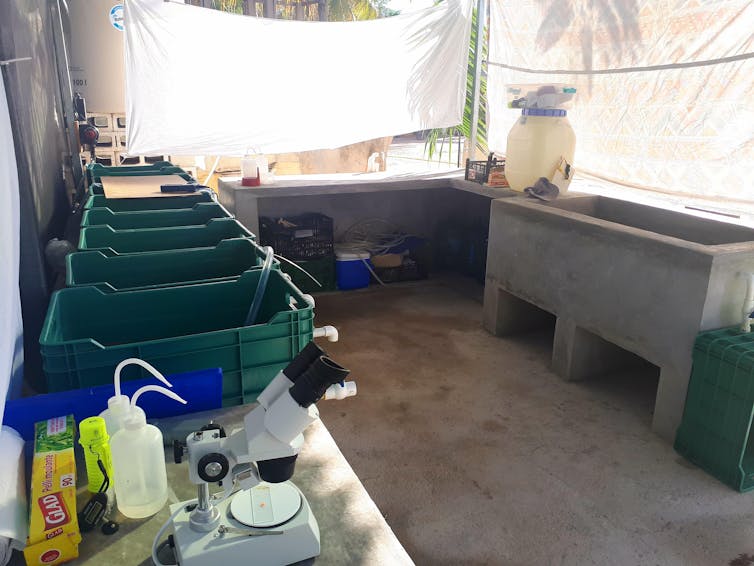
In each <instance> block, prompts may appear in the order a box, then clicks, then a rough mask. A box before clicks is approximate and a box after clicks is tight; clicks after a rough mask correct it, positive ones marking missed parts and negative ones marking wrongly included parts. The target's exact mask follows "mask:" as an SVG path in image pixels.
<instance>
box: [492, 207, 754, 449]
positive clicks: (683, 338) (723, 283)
mask: <svg viewBox="0 0 754 566" xmlns="http://www.w3.org/2000/svg"><path fill="white" fill-rule="evenodd" d="M751 271H754V230H750V229H748V228H744V227H740V226H735V225H732V224H726V223H722V222H716V221H714V220H707V219H703V218H698V217H694V216H690V215H686V214H682V213H679V212H673V211H669V210H663V209H659V208H654V207H650V206H645V205H639V204H634V203H629V202H624V201H620V200H616V199H610V198H606V197H599V196H591V195H573V196H569V197H565V198H562V199H560V200H558V201H555V202H552V203H542V202H539V201H534V200H533V199H528V198H524V197H517V198H509V199H497V200H495V201H493V203H492V207H491V218H490V236H489V248H488V255H487V279H486V285H485V298H484V325H485V328H487V330H489V331H490V332H492V333H494V334H497V335H505V334H513V333H518V332H523V331H526V330H529V329H532V328H534V327H536V326H539V325H541V324H542V323H543V320H544V319H543V314H542V312H541V311H540V309H541V310H544V311H547V312H548V313H551V314H553V315H555V316H556V317H557V323H556V327H555V339H554V346H553V360H552V363H553V369H554V370H555V371H556V372H557V373H558V374H559V375H560V376H561V377H563V378H564V379H583V378H587V377H593V376H596V375H599V374H604V373H606V372H609V371H612V370H614V369H619V368H621V367H625V364H626V363H630V360H628V359H627V355H626V352H623V351H621V350H620V349H624V350H628V351H629V352H632V353H634V354H636V355H638V356H640V357H642V358H644V359H645V360H647V361H649V362H651V363H653V364H654V365H656V366H658V367H659V368H660V381H659V385H658V388H657V398H656V401H655V411H654V417H653V423H652V426H653V429H654V430H655V431H656V432H657V433H658V434H659V435H660V436H662V437H663V438H665V439H667V440H668V441H672V440H673V438H674V437H675V433H676V429H677V428H678V425H679V424H680V420H681V417H682V415H683V408H684V405H685V402H686V389H687V386H688V380H689V375H690V373H691V352H692V349H693V345H694V339H695V337H696V335H697V333H699V332H700V331H701V330H709V329H714V328H720V327H723V326H730V325H733V324H738V323H739V321H740V312H741V306H742V303H743V298H744V294H745V288H746V282H745V278H744V277H742V276H741V274H742V273H746V272H751Z"/></svg>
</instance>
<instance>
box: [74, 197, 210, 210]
mask: <svg viewBox="0 0 754 566" xmlns="http://www.w3.org/2000/svg"><path fill="white" fill-rule="evenodd" d="M198 202H216V201H215V196H214V193H209V192H200V193H196V194H190V195H184V196H179V197H146V198H107V197H106V196H105V195H90V196H89V198H87V199H86V203H85V204H84V209H89V208H109V209H110V210H112V211H113V212H129V211H134V210H165V209H167V208H191V207H193V206H194V205H195V204H196V203H198Z"/></svg>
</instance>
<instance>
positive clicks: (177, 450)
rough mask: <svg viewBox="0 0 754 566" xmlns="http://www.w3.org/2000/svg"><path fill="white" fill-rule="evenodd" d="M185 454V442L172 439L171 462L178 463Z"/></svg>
mask: <svg viewBox="0 0 754 566" xmlns="http://www.w3.org/2000/svg"><path fill="white" fill-rule="evenodd" d="M185 454H186V442H185V441H183V440H174V441H173V462H175V463H176V464H180V463H181V462H182V461H183V456H184V455H185Z"/></svg>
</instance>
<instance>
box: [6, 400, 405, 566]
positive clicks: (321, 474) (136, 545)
mask: <svg viewBox="0 0 754 566" xmlns="http://www.w3.org/2000/svg"><path fill="white" fill-rule="evenodd" d="M332 402H333V401H328V403H332ZM345 402H347V401H345ZM252 408H253V405H245V406H240V407H232V408H225V409H218V410H216V411H207V412H204V413H196V414H193V415H185V416H183V417H174V418H171V419H162V420H160V421H159V422H155V421H151V422H155V424H157V425H158V426H159V427H160V429H161V430H162V431H163V435H164V439H165V441H166V444H168V443H172V440H173V439H175V438H181V439H185V438H186V436H187V435H188V434H190V433H191V432H192V431H194V430H199V429H200V428H201V426H202V425H203V424H206V423H208V422H209V421H210V420H212V421H214V422H217V423H219V424H221V425H222V426H223V427H225V429H226V430H227V431H228V432H230V431H231V430H233V429H235V428H239V427H241V426H242V425H243V417H244V416H245V415H246V414H247V413H248V412H249V411H250V410H251V409H252ZM304 436H305V438H306V442H305V443H304V448H303V450H302V451H301V453H300V454H299V458H298V461H297V462H296V472H295V474H294V475H293V478H292V481H293V482H294V483H295V484H296V485H297V486H298V487H299V488H300V489H301V491H302V492H303V493H304V494H305V495H306V498H307V499H308V501H309V504H310V505H311V508H312V511H313V513H314V516H315V517H316V519H317V522H318V523H319V530H320V540H321V546H322V552H321V554H320V556H319V557H318V558H317V560H316V562H315V563H316V564H391V565H404V564H406V565H408V564H413V561H412V560H411V558H410V557H409V556H408V554H407V553H406V551H405V550H404V549H403V547H402V546H401V544H400V542H398V539H397V538H396V536H395V535H394V534H393V531H392V529H391V528H390V527H389V526H388V524H387V522H386V521H385V519H384V518H383V516H382V514H381V513H380V511H379V509H378V508H377V506H376V505H375V504H374V502H373V501H372V499H371V498H370V497H369V494H368V493H367V492H366V490H365V489H364V486H363V485H362V484H361V482H360V481H359V478H358V477H357V476H356V474H355V472H354V471H353V468H351V466H350V465H349V464H348V462H347V461H346V459H345V457H344V456H343V454H342V453H341V451H340V450H339V449H338V446H337V445H336V444H335V440H333V437H332V436H331V435H330V433H329V432H328V430H327V428H325V425H324V424H323V423H322V422H321V421H317V422H316V423H314V424H313V425H312V426H310V427H309V428H308V429H306V431H305V432H304ZM172 452H173V451H172V448H167V449H166V461H167V462H168V464H167V472H168V485H169V487H170V495H169V498H168V504H167V505H165V507H164V508H163V509H162V510H161V511H160V512H159V513H157V514H156V515H154V516H153V517H150V518H149V519H144V520H132V519H126V518H124V517H123V516H122V515H120V514H118V515H117V516H116V517H114V519H115V520H116V521H118V522H119V523H120V530H119V531H118V532H117V533H116V534H115V535H112V536H105V535H103V534H102V533H101V532H100V531H99V529H97V530H95V531H92V532H91V533H86V534H84V535H83V540H82V543H81V545H80V546H79V558H78V560H75V561H74V562H73V563H75V564H86V565H91V566H101V565H102V564H109V565H112V566H116V565H118V566H120V565H123V566H126V565H127V566H133V565H139V566H151V565H152V560H151V549H152V541H153V539H154V537H155V535H156V534H157V531H158V530H159V528H160V526H161V525H162V524H163V523H164V522H165V521H166V520H167V518H168V516H169V515H170V512H169V511H168V507H169V505H171V504H173V503H177V502H178V501H184V500H188V499H193V498H195V497H196V486H195V485H193V484H192V483H190V482H189V479H188V464H187V462H186V459H185V458H184V461H183V463H181V464H174V463H173V455H172ZM83 468H84V466H81V465H80V466H79V475H80V476H81V477H80V481H79V485H78V492H79V497H78V499H79V501H78V507H79V509H81V508H82V507H83V505H84V504H85V502H86V501H87V500H88V497H89V496H88V492H87V491H86V487H85V486H86V473H85V472H84V471H83ZM210 489H211V491H212V492H215V491H219V488H218V487H217V486H211V488H210ZM166 536H167V535H166ZM23 564H24V560H23V556H22V555H21V553H19V552H16V553H15V556H14V557H13V560H12V561H11V566H21V565H23ZM228 566H233V565H228Z"/></svg>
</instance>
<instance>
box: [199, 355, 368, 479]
mask: <svg viewBox="0 0 754 566" xmlns="http://www.w3.org/2000/svg"><path fill="white" fill-rule="evenodd" d="M348 374H349V370H347V369H345V368H344V367H342V366H341V365H339V364H337V363H336V362H334V361H333V360H332V359H330V358H329V357H327V355H326V354H325V353H324V351H323V350H322V349H321V348H319V347H318V346H317V345H316V344H314V343H313V342H311V343H310V344H309V345H308V346H307V347H306V348H304V349H303V350H302V351H301V353H300V354H299V355H298V356H297V357H296V358H295V359H294V360H293V361H292V362H291V363H290V364H289V365H288V367H286V368H285V369H284V370H283V371H281V372H280V373H279V374H278V375H277V376H276V377H275V379H273V380H272V382H270V384H269V385H268V386H267V387H266V388H265V390H264V391H263V392H262V393H261V394H260V395H259V397H258V401H259V405H258V406H257V407H255V408H254V409H253V410H252V411H251V412H250V413H248V414H247V415H246V417H245V418H244V427H243V428H242V429H238V430H235V431H233V432H232V433H231V434H230V436H228V437H227V438H226V437H225V436H224V434H223V435H222V436H221V435H220V434H219V433H218V432H217V431H207V433H204V432H197V433H192V434H191V435H189V437H188V438H187V448H188V454H189V479H190V480H191V481H192V482H193V483H196V484H199V483H203V482H206V483H212V482H218V481H222V482H223V483H224V487H226V488H229V487H230V486H229V485H228V484H226V482H228V483H231V481H235V480H237V479H238V478H239V477H240V476H241V475H243V477H244V480H243V481H242V482H241V483H244V484H245V485H247V486H248V485H249V484H251V485H253V484H254V483H258V482H259V481H260V480H261V481H266V482H269V483H280V482H284V481H287V480H289V479H290V478H291V476H292V475H293V472H294V470H295V465H296V458H297V457H298V453H299V452H300V450H301V448H302V447H303V444H304V436H303V431H304V430H305V429H306V428H307V427H308V426H309V425H311V424H312V423H314V422H315V421H316V420H317V419H318V418H319V411H317V407H316V405H315V403H316V402H317V401H318V400H319V399H320V398H322V397H323V396H325V397H326V398H333V399H343V398H345V397H349V396H351V395H355V394H356V385H355V384H354V383H353V382H348V383H345V382H344V380H345V379H346V377H347V376H348ZM240 465H247V466H246V468H247V472H246V473H244V472H238V469H239V468H240ZM248 465H250V466H251V468H249V467H248ZM237 467H239V468H237ZM234 478H235V480H234ZM254 478H256V479H254Z"/></svg>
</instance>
